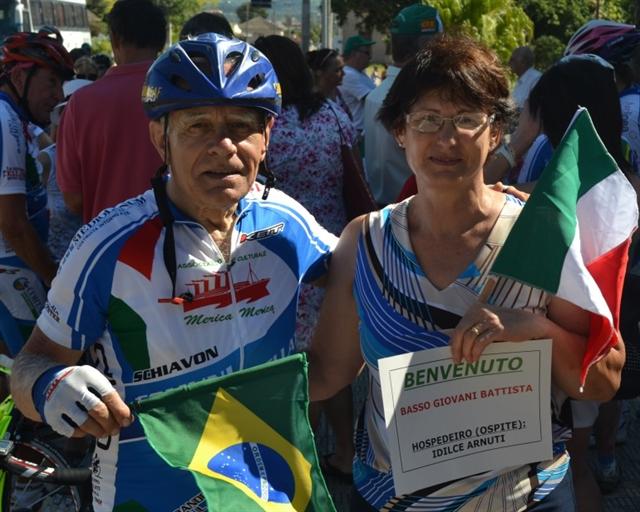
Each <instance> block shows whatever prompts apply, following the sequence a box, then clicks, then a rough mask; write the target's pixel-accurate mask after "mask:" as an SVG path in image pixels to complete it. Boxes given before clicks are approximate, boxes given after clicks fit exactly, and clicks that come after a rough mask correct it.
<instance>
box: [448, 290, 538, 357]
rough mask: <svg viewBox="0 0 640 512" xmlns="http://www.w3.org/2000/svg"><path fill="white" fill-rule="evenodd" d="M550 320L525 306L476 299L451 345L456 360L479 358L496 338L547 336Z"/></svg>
mask: <svg viewBox="0 0 640 512" xmlns="http://www.w3.org/2000/svg"><path fill="white" fill-rule="evenodd" d="M548 322H549V321H548V320H547V318H546V317H544V316H542V315H536V314H533V313H530V312H528V311H523V310H521V309H506V308H501V307H496V306H491V305H489V304H484V303H483V302H481V301H478V302H476V304H474V305H473V306H472V307H471V309H469V311H467V313H466V314H465V315H464V317H462V319H461V320H460V323H459V324H458V326H457V327H456V328H455V329H454V331H453V333H452V335H451V338H450V339H449V345H450V346H451V354H452V357H453V360H454V361H455V363H456V364H457V363H460V362H461V361H462V360H466V361H467V362H469V363H473V362H475V361H477V360H478V358H479V357H480V355H481V354H482V352H484V349H485V348H487V347H488V346H489V345H490V344H491V343H493V342H494V341H526V340H531V339H535V338H544V337H546V333H547V324H548Z"/></svg>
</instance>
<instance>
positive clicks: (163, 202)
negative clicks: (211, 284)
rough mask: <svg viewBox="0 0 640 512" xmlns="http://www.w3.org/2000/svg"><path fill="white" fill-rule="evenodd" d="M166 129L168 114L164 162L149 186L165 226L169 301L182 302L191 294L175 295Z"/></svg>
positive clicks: (165, 260)
mask: <svg viewBox="0 0 640 512" xmlns="http://www.w3.org/2000/svg"><path fill="white" fill-rule="evenodd" d="M168 130H169V115H168V114H167V115H166V116H165V118H164V163H163V164H162V165H161V166H160V167H159V168H158V170H157V171H156V173H155V175H154V176H153V178H151V188H152V189H153V195H154V197H155V199H156V204H157V205H158V214H159V216H160V220H161V221H162V225H163V226H164V228H165V233H164V240H163V243H162V258H163V260H164V266H165V269H166V270H167V273H168V274H169V278H170V279H171V303H172V304H178V305H179V304H182V303H184V302H185V301H187V302H191V301H192V300H193V295H192V294H191V293H189V292H187V293H183V294H182V295H180V296H179V297H178V296H176V277H177V273H178V266H177V264H176V244H175V234H174V230H173V225H174V222H175V219H174V217H173V213H172V212H171V207H170V206H169V196H168V195H167V184H166V180H165V175H166V173H167V169H168V164H167V162H168V151H169V141H168V137H167V134H168Z"/></svg>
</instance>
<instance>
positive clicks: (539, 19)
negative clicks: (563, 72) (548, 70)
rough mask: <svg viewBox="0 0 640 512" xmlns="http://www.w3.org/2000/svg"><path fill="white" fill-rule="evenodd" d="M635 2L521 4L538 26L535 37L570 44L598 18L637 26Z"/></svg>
mask: <svg viewBox="0 0 640 512" xmlns="http://www.w3.org/2000/svg"><path fill="white" fill-rule="evenodd" d="M635 3H636V2H635V0H599V2H598V1H597V0H518V4H519V5H520V6H521V7H522V8H523V9H524V11H525V12H526V13H527V15H528V16H529V18H531V20H532V21H533V24H534V27H535V28H534V34H535V37H536V38H538V37H540V36H553V37H555V38H557V39H558V40H559V41H561V42H562V43H564V44H566V43H567V41H569V38H570V37H571V36H572V35H573V33H574V32H575V31H576V30H577V29H578V28H580V27H581V26H582V25H584V24H585V23H586V22H587V21H589V20H590V19H594V18H596V17H598V18H602V19H609V20H613V21H619V22H624V23H634V10H635Z"/></svg>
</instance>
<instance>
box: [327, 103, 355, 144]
mask: <svg viewBox="0 0 640 512" xmlns="http://www.w3.org/2000/svg"><path fill="white" fill-rule="evenodd" d="M326 103H327V106H328V107H329V110H331V112H332V113H333V115H334V116H335V118H336V123H338V133H339V134H340V144H341V145H343V146H349V147H351V144H349V143H348V142H347V137H346V136H345V134H344V131H342V125H341V124H340V118H339V117H338V113H337V112H336V111H335V110H334V109H333V105H331V100H327V101H326Z"/></svg>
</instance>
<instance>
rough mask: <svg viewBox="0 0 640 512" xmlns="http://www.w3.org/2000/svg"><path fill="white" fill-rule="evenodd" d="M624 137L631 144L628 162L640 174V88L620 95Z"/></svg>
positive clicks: (627, 90)
mask: <svg viewBox="0 0 640 512" xmlns="http://www.w3.org/2000/svg"><path fill="white" fill-rule="evenodd" d="M620 110H621V112H622V137H623V139H624V140H625V141H626V142H627V143H628V144H629V152H628V158H627V160H628V162H629V163H630V164H631V168H632V169H633V172H634V173H636V174H640V87H639V86H637V85H636V86H633V87H630V88H629V89H625V90H624V91H622V92H621V93H620Z"/></svg>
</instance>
